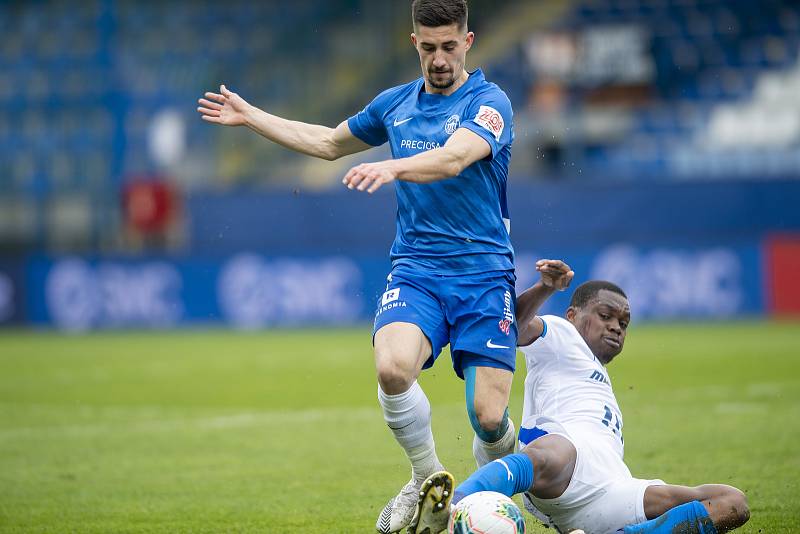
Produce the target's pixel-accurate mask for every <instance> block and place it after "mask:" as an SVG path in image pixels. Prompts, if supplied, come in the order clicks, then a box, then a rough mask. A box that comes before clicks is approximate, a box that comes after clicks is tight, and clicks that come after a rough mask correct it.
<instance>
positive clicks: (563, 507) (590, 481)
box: [520, 416, 665, 534]
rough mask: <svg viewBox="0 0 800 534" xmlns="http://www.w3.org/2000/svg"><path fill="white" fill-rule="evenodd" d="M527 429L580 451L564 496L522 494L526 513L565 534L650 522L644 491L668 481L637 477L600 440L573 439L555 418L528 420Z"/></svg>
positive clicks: (607, 533)
mask: <svg viewBox="0 0 800 534" xmlns="http://www.w3.org/2000/svg"><path fill="white" fill-rule="evenodd" d="M523 426H524V427H525V428H532V427H534V426H536V427H538V428H540V429H542V430H544V431H546V432H547V433H548V434H557V435H561V436H563V437H565V438H566V439H568V440H570V441H571V442H572V444H573V445H575V449H576V450H577V452H578V456H577V460H576V463H575V471H574V473H573V474H572V480H571V481H570V483H569V486H567V489H566V491H565V492H564V494H563V495H561V496H560V497H558V498H556V499H537V498H536V497H534V496H533V495H531V494H530V493H525V494H524V496H523V500H524V502H525V508H526V509H527V510H528V511H529V512H530V513H532V514H533V515H534V516H536V517H537V518H538V519H539V520H541V521H543V522H544V523H545V524H547V525H549V526H551V527H555V528H556V529H557V530H558V531H559V532H562V533H567V532H570V531H572V530H575V529H583V530H584V531H586V534H616V532H617V531H618V530H619V529H621V528H623V527H625V526H626V525H634V524H636V523H642V522H644V521H647V517H646V516H645V514H644V492H645V490H646V489H647V488H648V486H658V485H664V484H665V483H664V481H662V480H641V479H638V478H633V476H632V475H631V472H630V471H629V470H628V467H627V466H626V465H625V463H624V462H623V461H622V459H621V458H620V457H619V455H618V454H617V453H616V452H615V451H613V450H611V449H610V448H609V447H606V446H602V445H603V441H602V440H598V439H591V436H588V435H586V434H584V433H582V432H581V433H578V432H573V434H575V435H571V434H570V433H569V432H567V430H566V429H565V428H564V426H563V425H561V424H559V423H558V422H556V421H554V420H552V419H549V418H546V417H531V416H529V417H527V418H526V419H525V420H524V421H523ZM520 446H522V444H520ZM535 477H536V473H534V480H535Z"/></svg>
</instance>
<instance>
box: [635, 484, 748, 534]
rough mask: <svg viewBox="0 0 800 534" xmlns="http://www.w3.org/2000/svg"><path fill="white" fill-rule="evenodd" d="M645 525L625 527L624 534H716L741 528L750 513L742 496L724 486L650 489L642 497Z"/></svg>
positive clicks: (655, 487) (730, 487) (739, 492)
mask: <svg viewBox="0 0 800 534" xmlns="http://www.w3.org/2000/svg"><path fill="white" fill-rule="evenodd" d="M644 511H645V515H646V516H647V518H648V519H649V520H648V521H645V522H642V523H639V524H636V525H629V526H627V527H625V529H624V532H625V534H660V533H665V534H668V533H672V532H675V531H676V529H678V530H680V531H681V532H685V533H686V534H717V533H722V532H728V531H729V530H733V529H735V528H738V527H740V526H742V525H744V524H745V523H746V522H747V520H748V519H750V509H749V507H748V506H747V497H745V495H744V493H742V492H741V491H739V490H738V489H736V488H734V487H732V486H726V485H724V484H706V485H703V486H696V487H687V486H673V485H663V486H650V487H648V488H647V490H646V491H645V494H644Z"/></svg>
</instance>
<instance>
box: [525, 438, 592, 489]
mask: <svg viewBox="0 0 800 534" xmlns="http://www.w3.org/2000/svg"><path fill="white" fill-rule="evenodd" d="M522 452H523V453H525V454H526V455H527V456H528V458H530V459H531V462H532V463H533V472H534V485H533V494H534V495H535V496H536V497H539V498H542V499H554V498H557V497H560V496H561V495H562V494H563V493H564V492H565V491H566V490H567V487H568V486H569V483H570V480H572V474H573V472H574V471H575V462H576V461H577V458H578V452H577V450H576V449H575V446H574V445H573V444H572V442H570V441H569V440H568V439H566V438H564V437H562V436H556V435H548V436H544V437H541V438H539V439H537V440H535V441H533V442H531V443H529V444H528V445H527V446H526V447H525V448H524V449H523V450H522Z"/></svg>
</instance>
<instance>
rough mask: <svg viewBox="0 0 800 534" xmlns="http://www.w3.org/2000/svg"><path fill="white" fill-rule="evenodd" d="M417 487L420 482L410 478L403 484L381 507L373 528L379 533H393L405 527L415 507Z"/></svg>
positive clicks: (417, 493) (411, 517)
mask: <svg viewBox="0 0 800 534" xmlns="http://www.w3.org/2000/svg"><path fill="white" fill-rule="evenodd" d="M419 488H420V484H419V483H417V482H415V481H414V480H411V481H410V482H409V483H408V484H406V485H405V486H403V489H401V490H400V493H398V494H397V496H396V497H392V498H391V499H389V502H388V503H386V506H384V507H383V511H381V515H379V516H378V522H377V523H376V524H375V530H377V531H378V532H380V533H381V534H394V533H395V532H400V531H401V530H403V529H404V528H406V527H407V526H408V525H409V524H410V523H411V519H413V517H414V511H415V510H416V509H417V500H418V499H419V491H420V490H419Z"/></svg>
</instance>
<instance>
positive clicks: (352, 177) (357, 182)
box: [342, 161, 397, 193]
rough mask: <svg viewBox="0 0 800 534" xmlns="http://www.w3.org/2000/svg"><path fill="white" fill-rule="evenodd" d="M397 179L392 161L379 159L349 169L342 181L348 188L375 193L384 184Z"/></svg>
mask: <svg viewBox="0 0 800 534" xmlns="http://www.w3.org/2000/svg"><path fill="white" fill-rule="evenodd" d="M396 179H397V172H396V171H395V170H394V167H393V164H392V161H379V162H377V163H362V164H361V165H357V166H355V167H353V168H352V169H350V170H349V171H347V174H345V175H344V178H342V183H343V184H344V185H346V186H347V188H348V189H358V190H359V191H366V192H367V193H374V192H375V191H377V190H378V189H379V188H380V187H381V186H382V185H383V184H388V183H391V182H393V181H395V180H396Z"/></svg>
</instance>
